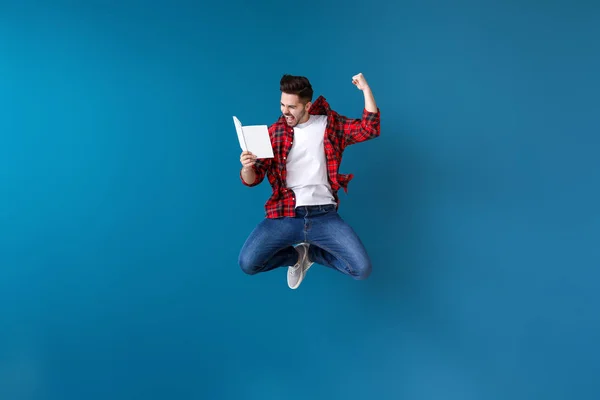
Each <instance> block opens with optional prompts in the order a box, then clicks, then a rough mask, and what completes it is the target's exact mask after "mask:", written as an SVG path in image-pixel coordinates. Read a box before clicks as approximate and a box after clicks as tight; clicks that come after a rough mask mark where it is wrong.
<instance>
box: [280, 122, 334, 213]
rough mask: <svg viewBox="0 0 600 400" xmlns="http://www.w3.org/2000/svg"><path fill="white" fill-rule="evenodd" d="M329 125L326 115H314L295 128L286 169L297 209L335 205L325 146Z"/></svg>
mask: <svg viewBox="0 0 600 400" xmlns="http://www.w3.org/2000/svg"><path fill="white" fill-rule="evenodd" d="M326 126H327V116H326V115H311V116H310V117H309V120H308V121H306V122H305V123H303V124H298V125H296V126H295V127H294V140H293V142H292V147H291V149H290V153H289V154H288V157H287V166H286V169H287V187H288V188H290V189H292V190H293V191H294V194H295V195H296V207H299V206H310V205H322V204H335V200H334V198H333V194H332V192H331V185H330V184H329V181H328V180H327V161H326V159H325V148H324V146H323V138H324V136H325V128H326Z"/></svg>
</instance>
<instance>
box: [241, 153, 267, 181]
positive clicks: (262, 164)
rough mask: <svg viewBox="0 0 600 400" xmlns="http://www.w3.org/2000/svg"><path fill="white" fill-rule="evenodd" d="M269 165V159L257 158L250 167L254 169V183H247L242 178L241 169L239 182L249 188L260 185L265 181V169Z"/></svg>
mask: <svg viewBox="0 0 600 400" xmlns="http://www.w3.org/2000/svg"><path fill="white" fill-rule="evenodd" d="M270 164H271V159H270V158H259V159H257V160H256V162H255V163H254V165H253V166H252V169H254V173H255V174H256V179H254V182H252V183H248V182H246V181H245V180H244V178H243V177H242V169H241V168H240V180H241V181H242V183H243V184H244V185H246V186H249V187H252V186H256V185H258V184H260V183H261V182H262V181H263V180H264V179H265V175H266V174H267V169H268V168H269V166H270Z"/></svg>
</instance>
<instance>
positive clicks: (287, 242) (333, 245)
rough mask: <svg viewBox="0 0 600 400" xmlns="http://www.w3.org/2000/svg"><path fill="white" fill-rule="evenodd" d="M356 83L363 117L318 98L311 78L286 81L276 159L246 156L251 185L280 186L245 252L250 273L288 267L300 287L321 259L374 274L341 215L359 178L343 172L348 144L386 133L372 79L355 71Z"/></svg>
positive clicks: (350, 271) (275, 134)
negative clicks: (341, 194)
mask: <svg viewBox="0 0 600 400" xmlns="http://www.w3.org/2000/svg"><path fill="white" fill-rule="evenodd" d="M352 83H353V84H354V85H355V86H356V88H358V89H359V90H361V91H362V92H363V95H364V98H365V106H364V109H363V112H362V118H361V119H350V118H347V117H344V116H342V115H340V114H338V113H337V112H335V111H333V110H331V109H330V108H329V104H327V101H326V100H325V98H324V97H323V96H320V97H319V98H318V99H317V100H316V101H315V102H314V103H313V102H312V97H313V89H312V86H311V84H310V82H309V80H308V79H307V78H305V77H302V76H292V75H284V76H283V77H282V78H281V81H280V90H281V113H282V115H281V116H280V117H279V119H278V120H277V121H276V122H275V123H274V124H273V125H271V126H270V127H269V135H270V138H271V144H272V146H273V153H274V158H268V159H257V158H256V156H255V155H253V154H252V153H250V152H242V154H241V157H240V162H241V163H242V169H241V171H240V178H241V180H242V183H243V184H244V185H246V186H249V187H252V186H256V185H258V184H259V183H261V182H262V181H263V180H264V178H265V176H267V177H268V180H269V183H270V184H271V187H272V189H273V194H272V195H271V197H270V198H269V199H268V200H267V202H266V204H265V211H266V217H265V218H264V219H263V220H262V221H261V222H260V223H259V224H258V226H256V228H255V229H254V230H253V231H252V233H251V234H250V236H249V237H248V239H247V240H246V242H245V243H244V245H243V247H242V249H241V251H240V254H239V264H240V267H241V268H242V270H243V271H244V272H245V273H247V274H250V275H253V274H256V273H260V272H266V271H270V270H273V269H275V268H278V267H281V266H288V271H287V283H288V286H289V287H290V288H291V289H296V288H298V286H299V285H300V283H301V282H302V280H303V279H304V277H305V275H306V271H308V269H309V268H310V267H311V265H312V264H313V263H317V264H321V265H324V266H327V267H331V268H333V269H335V270H337V271H339V272H341V273H343V274H346V275H349V276H351V277H352V278H354V279H357V280H359V279H366V278H367V277H368V276H369V275H370V273H371V261H370V259H369V256H368V254H367V252H366V250H365V247H364V246H363V244H362V242H361V240H360V238H359V237H358V236H357V235H356V233H355V232H354V230H353V229H352V228H351V227H350V226H349V225H348V224H347V223H346V222H344V220H343V219H342V218H341V217H340V216H339V214H338V212H337V210H338V208H339V198H338V190H339V189H340V188H343V189H344V191H346V192H347V186H348V182H349V181H350V180H351V179H352V178H353V175H352V174H349V175H344V174H340V173H338V169H339V166H340V164H341V161H342V153H343V152H344V149H345V148H346V147H347V146H349V145H351V144H355V143H359V142H364V141H366V140H369V139H373V138H376V137H378V136H379V133H380V110H379V108H378V107H377V105H376V103H375V98H374V97H373V93H372V91H371V88H370V87H369V85H368V84H367V81H366V79H365V77H364V76H363V74H362V73H360V74H358V75H355V76H353V77H352Z"/></svg>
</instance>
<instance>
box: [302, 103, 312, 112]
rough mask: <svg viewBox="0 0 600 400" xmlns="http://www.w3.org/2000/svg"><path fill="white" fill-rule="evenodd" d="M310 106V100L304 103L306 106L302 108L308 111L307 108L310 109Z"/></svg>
mask: <svg viewBox="0 0 600 400" xmlns="http://www.w3.org/2000/svg"><path fill="white" fill-rule="evenodd" d="M310 106H312V102H310V101H309V102H308V103H306V106H304V108H305V109H306V111H307V112H308V110H310Z"/></svg>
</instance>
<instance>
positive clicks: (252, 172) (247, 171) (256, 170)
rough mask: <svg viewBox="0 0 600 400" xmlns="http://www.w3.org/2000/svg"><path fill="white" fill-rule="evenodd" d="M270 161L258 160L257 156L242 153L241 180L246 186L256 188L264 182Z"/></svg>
mask: <svg viewBox="0 0 600 400" xmlns="http://www.w3.org/2000/svg"><path fill="white" fill-rule="evenodd" d="M269 161H270V160H269V159H264V160H263V159H260V160H259V159H257V158H256V156H255V155H254V154H252V153H250V152H249V151H244V152H242V155H241V156H240V162H241V163H242V169H241V170H240V178H241V180H242V183H243V184H244V185H246V186H250V187H252V186H256V185H258V184H259V183H261V182H262V181H263V179H264V178H265V173H266V170H267V166H268V163H269Z"/></svg>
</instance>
